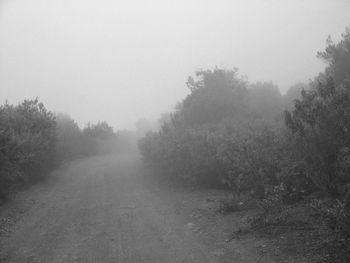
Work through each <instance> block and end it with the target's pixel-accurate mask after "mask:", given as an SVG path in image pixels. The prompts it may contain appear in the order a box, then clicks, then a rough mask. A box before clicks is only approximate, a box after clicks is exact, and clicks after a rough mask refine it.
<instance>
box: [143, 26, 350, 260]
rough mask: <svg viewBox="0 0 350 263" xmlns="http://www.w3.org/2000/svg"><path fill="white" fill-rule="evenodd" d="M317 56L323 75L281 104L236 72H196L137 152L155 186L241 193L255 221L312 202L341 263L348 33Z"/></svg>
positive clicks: (349, 113) (349, 253)
mask: <svg viewBox="0 0 350 263" xmlns="http://www.w3.org/2000/svg"><path fill="white" fill-rule="evenodd" d="M317 56H318V57H319V58H320V59H322V60H323V61H325V62H326V64H327V66H326V69H325V71H324V72H321V73H319V75H318V76H316V77H315V78H314V79H313V80H311V81H310V82H309V83H307V84H305V83H300V84H297V85H295V86H293V87H292V88H290V89H289V90H288V91H287V93H286V94H285V95H281V94H280V92H279V90H278V88H277V87H276V86H275V85H274V84H273V83H266V82H261V83H249V82H248V81H247V80H246V79H244V78H242V77H239V75H238V71H237V69H233V70H227V69H222V68H214V69H213V70H200V71H198V72H196V74H195V76H194V77H192V76H191V77H189V78H188V81H187V83H186V84H187V86H188V88H189V91H190V94H189V95H188V96H187V97H186V98H185V99H184V100H182V101H181V102H180V103H178V105H177V107H176V109H175V111H174V112H173V113H171V114H170V115H169V116H168V118H167V119H166V120H163V122H162V127H161V129H160V130H159V131H157V132H150V133H148V134H147V136H145V137H144V138H143V139H142V140H140V142H139V148H140V151H141V153H142V156H143V159H144V161H145V162H146V163H148V164H149V165H152V166H156V167H160V168H162V170H163V171H165V172H164V176H168V177H171V178H176V179H177V180H179V181H181V182H184V183H192V184H196V185H202V186H210V187H213V186H215V187H226V188H229V189H231V190H232V191H233V192H234V193H236V194H237V195H239V194H240V193H242V192H245V193H246V192H249V193H250V195H251V196H253V197H254V198H256V199H257V200H259V201H260V203H261V204H264V205H265V206H264V207H265V208H266V209H265V214H264V216H265V217H260V220H263V218H265V219H266V213H268V212H269V210H270V211H271V210H273V209H272V208H273V207H276V205H277V204H278V205H279V206H280V207H283V206H287V205H289V204H293V203H296V202H302V201H305V200H309V199H310V196H313V197H314V196H315V195H316V196H317V198H312V200H313V201H312V204H313V208H315V209H318V212H319V214H320V215H322V218H323V219H324V222H326V223H325V224H326V225H327V226H328V227H329V229H331V230H332V231H333V233H334V236H335V238H334V240H332V242H333V241H334V242H336V244H337V248H338V249H335V250H334V251H336V252H334V251H333V252H334V253H333V254H332V258H333V259H332V260H333V261H331V262H348V261H347V260H349V259H350V249H349V247H350V246H349V245H350V241H349V240H350V173H349V172H350V29H346V30H345V32H344V33H343V34H342V38H341V40H340V41H339V42H338V43H334V42H333V41H332V40H331V39H330V38H329V39H328V40H327V46H326V49H325V50H324V51H323V52H319V53H318V54H317ZM310 203H311V201H310ZM332 247H333V248H334V246H332ZM336 258H337V259H339V261H337V260H336Z"/></svg>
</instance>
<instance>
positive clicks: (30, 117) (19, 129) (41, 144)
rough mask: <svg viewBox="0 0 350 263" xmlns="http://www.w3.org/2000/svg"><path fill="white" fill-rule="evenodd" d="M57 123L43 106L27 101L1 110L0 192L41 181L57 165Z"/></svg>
mask: <svg viewBox="0 0 350 263" xmlns="http://www.w3.org/2000/svg"><path fill="white" fill-rule="evenodd" d="M55 143H56V122H55V117H54V115H53V114H52V113H51V112H49V111H47V110H46V108H45V107H44V105H43V104H42V103H40V102H39V101H38V99H35V100H25V101H24V102H22V103H21V104H19V105H17V106H13V105H9V104H8V103H5V104H4V105H2V106H1V107H0V155H1V156H0V160H1V163H0V174H1V178H0V181H1V182H0V183H1V189H0V191H5V190H6V189H7V188H8V187H9V186H10V185H11V184H12V183H13V181H18V180H19V179H22V180H25V181H28V180H34V179H37V178H39V177H40V176H42V175H43V173H45V172H46V171H47V170H48V169H50V167H51V166H52V165H53V163H54V158H55V156H54V147H55Z"/></svg>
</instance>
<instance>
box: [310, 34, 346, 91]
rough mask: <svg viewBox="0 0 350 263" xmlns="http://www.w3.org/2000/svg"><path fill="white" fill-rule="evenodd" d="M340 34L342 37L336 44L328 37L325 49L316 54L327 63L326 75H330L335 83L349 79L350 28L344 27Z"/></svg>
mask: <svg viewBox="0 0 350 263" xmlns="http://www.w3.org/2000/svg"><path fill="white" fill-rule="evenodd" d="M341 36H342V39H341V40H340V41H339V42H338V43H337V44H335V43H333V41H332V39H331V38H330V37H328V39H327V47H326V49H325V51H323V52H318V54H317V56H318V57H319V58H321V59H323V60H324V61H325V62H326V63H327V64H328V67H327V69H326V75H328V76H330V77H331V78H332V79H333V81H334V83H335V84H336V85H339V84H340V83H341V82H343V81H344V80H350V28H346V29H345V32H344V33H343V34H342V35H341Z"/></svg>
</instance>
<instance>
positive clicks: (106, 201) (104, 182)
mask: <svg viewBox="0 0 350 263" xmlns="http://www.w3.org/2000/svg"><path fill="white" fill-rule="evenodd" d="M143 173H144V167H143V166H142V163H141V162H140V161H139V160H138V157H137V156H132V155H120V156H103V157H92V158H87V159H83V160H78V161H74V162H71V163H70V164H67V165H65V167H63V168H61V169H59V170H58V171H56V172H54V173H53V174H52V175H51V178H49V179H48V180H47V181H46V182H43V183H39V185H38V186H34V187H32V189H29V190H27V191H24V192H22V193H20V194H19V197H18V198H17V199H16V200H15V201H12V202H10V203H9V204H7V205H6V206H5V207H3V208H2V211H1V220H2V221H1V225H0V228H1V233H0V240H1V243H0V245H1V247H0V248H1V250H0V262H11V263H12V262H13V263H15V262H28V263H29V262H30V263H36V262H42V263H44V262H45V263H47V262H54V263H56V262H81V263H87V262H98V263H100V262H101V263H103V262H118V263H124V262H125V263H131V262H145V263H147V262H149V263H156V262H160V263H167V262H174V263H175V262H201V263H205V262H258V261H257V260H256V258H255V256H253V255H252V256H249V255H248V256H245V255H244V253H248V252H247V251H245V252H244V251H242V248H244V245H242V246H241V247H238V246H237V247H236V248H232V247H227V246H226V247H224V246H225V245H224V242H225V241H224V237H221V239H222V243H220V244H221V245H220V244H219V243H215V241H213V238H217V237H214V234H212V235H207V234H206V233H205V231H206V230H205V229H204V228H203V231H202V230H201V229H200V228H199V227H197V221H198V219H196V217H195V216H194V215H193V214H191V213H190V211H192V210H193V207H192V208H190V209H192V210H188V209H187V210H186V200H185V199H184V198H187V197H186V196H183V195H182V194H181V193H177V194H176V193H174V192H172V191H168V190H166V189H165V190H164V189H163V190H160V188H158V187H156V186H154V185H153V184H150V183H149V182H147V180H146V177H145V176H143ZM196 220H197V221H196ZM219 238H220V237H219ZM235 249H236V250H235ZM243 250H245V249H243ZM259 262H260V261H259Z"/></svg>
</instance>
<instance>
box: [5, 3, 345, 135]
mask: <svg viewBox="0 0 350 263" xmlns="http://www.w3.org/2000/svg"><path fill="white" fill-rule="evenodd" d="M349 13H350V2H348V1H330V0H323V1H314V0H313V1H307V2H306V1H283V2H282V1H274V0H268V1H257V0H251V1H240V0H239V1H224V0H222V1H215V2H214V1H200V2H199V1H195V0H193V1H186V2H185V1H183V2H176V3H174V2H170V1H158V0H153V1H150V2H149V1H148V2H147V3H144V2H142V1H132V2H128V3H124V2H119V1H118V2H113V1H106V2H103V3H101V2H100V1H91V0H90V1H74V2H73V1H59V2H54V1H43V0H38V1H30V2H29V1H21V0H17V1H0V57H1V59H0V91H1V95H2V98H1V99H2V102H4V101H5V100H8V101H9V103H15V104H16V103H18V102H20V101H22V100H24V99H26V98H35V97H38V98H39V99H40V101H43V102H44V103H45V105H46V106H47V107H48V108H49V109H51V110H52V111H54V112H63V113H68V114H69V115H70V116H71V117H72V118H73V119H74V120H76V121H77V122H78V124H79V125H80V126H81V127H82V126H84V125H86V124H87V123H88V122H92V123H94V122H98V121H107V122H108V123H109V124H110V125H111V126H113V127H114V128H115V129H116V130H117V129H130V128H134V127H135V123H136V122H137V121H138V120H139V119H142V118H146V119H149V120H151V121H156V120H157V119H159V117H160V116H161V114H162V113H166V112H171V111H173V109H174V106H175V105H176V103H177V102H179V101H181V100H182V99H183V98H184V97H185V96H186V95H187V94H188V93H189V90H188V88H187V87H186V84H185V82H186V80H187V77H188V76H189V75H193V74H194V73H195V71H196V70H198V69H213V68H215V67H216V66H218V67H223V68H227V69H232V68H235V67H237V68H238V70H239V71H238V73H239V75H241V76H246V78H247V79H248V81H249V82H251V83H254V82H259V81H267V82H270V81H271V82H273V83H274V84H276V85H277V86H278V87H279V89H280V91H281V93H284V92H286V90H288V88H289V87H291V86H292V85H293V84H296V83H298V82H306V83H307V82H309V80H310V79H313V78H314V77H315V76H316V75H317V74H318V73H319V72H321V71H323V70H324V68H325V64H324V63H323V62H322V61H321V60H319V59H317V57H316V54H317V52H318V51H321V50H323V49H324V48H325V46H326V41H325V40H326V38H327V37H328V36H331V37H332V38H333V39H334V40H335V41H336V40H338V39H339V38H340V35H341V33H342V32H343V30H344V28H345V27H347V26H349V25H350V23H349V22H350V21H349V19H348V16H347V15H348V14H349Z"/></svg>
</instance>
